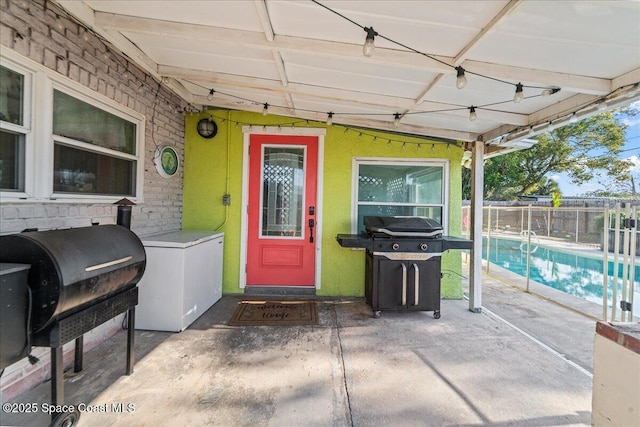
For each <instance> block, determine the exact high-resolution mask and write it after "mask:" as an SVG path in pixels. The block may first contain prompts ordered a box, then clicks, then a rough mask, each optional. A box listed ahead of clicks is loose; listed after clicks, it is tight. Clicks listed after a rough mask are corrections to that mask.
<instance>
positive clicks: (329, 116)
mask: <svg viewBox="0 0 640 427" xmlns="http://www.w3.org/2000/svg"><path fill="white" fill-rule="evenodd" d="M327 126H329V127H331V126H333V112H331V111H329V113H328V114H327Z"/></svg>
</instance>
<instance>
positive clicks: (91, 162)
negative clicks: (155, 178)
mask: <svg viewBox="0 0 640 427" xmlns="http://www.w3.org/2000/svg"><path fill="white" fill-rule="evenodd" d="M135 170H136V162H135V161H133V160H127V159H118V158H116V157H112V156H107V155H104V154H98V153H93V152H90V151H85V150H81V149H78V148H74V147H68V146H64V145H60V144H56V145H55V150H54V165H53V176H54V180H53V181H54V182H53V190H54V191H55V192H59V193H83V194H106V195H123V196H133V195H134V189H135Z"/></svg>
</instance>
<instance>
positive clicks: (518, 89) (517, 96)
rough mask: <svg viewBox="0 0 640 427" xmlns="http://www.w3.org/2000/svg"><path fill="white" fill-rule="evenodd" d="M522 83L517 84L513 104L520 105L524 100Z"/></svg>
mask: <svg viewBox="0 0 640 427" xmlns="http://www.w3.org/2000/svg"><path fill="white" fill-rule="evenodd" d="M523 89H524V88H523V86H522V83H518V84H516V93H515V95H513V102H515V103H518V102H520V101H522V100H523V99H524V90H523Z"/></svg>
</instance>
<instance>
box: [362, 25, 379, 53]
mask: <svg viewBox="0 0 640 427" xmlns="http://www.w3.org/2000/svg"><path fill="white" fill-rule="evenodd" d="M364 31H365V32H366V33H367V37H366V38H365V39H364V45H363V46H362V53H363V54H364V56H366V57H371V56H373V54H374V52H375V50H376V45H375V43H374V41H373V40H374V39H375V37H376V36H377V35H378V33H377V32H376V30H374V29H373V27H364Z"/></svg>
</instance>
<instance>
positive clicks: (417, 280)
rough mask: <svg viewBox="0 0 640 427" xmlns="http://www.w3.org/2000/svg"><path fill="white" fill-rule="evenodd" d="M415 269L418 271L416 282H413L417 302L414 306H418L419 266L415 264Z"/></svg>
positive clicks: (415, 276) (415, 277)
mask: <svg viewBox="0 0 640 427" xmlns="http://www.w3.org/2000/svg"><path fill="white" fill-rule="evenodd" d="M413 269H414V270H415V271H416V274H415V275H414V276H413V278H414V281H413V286H414V288H415V289H414V291H413V292H414V296H415V301H414V304H413V305H418V299H419V298H418V290H419V289H420V269H419V268H418V264H416V263H413Z"/></svg>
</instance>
